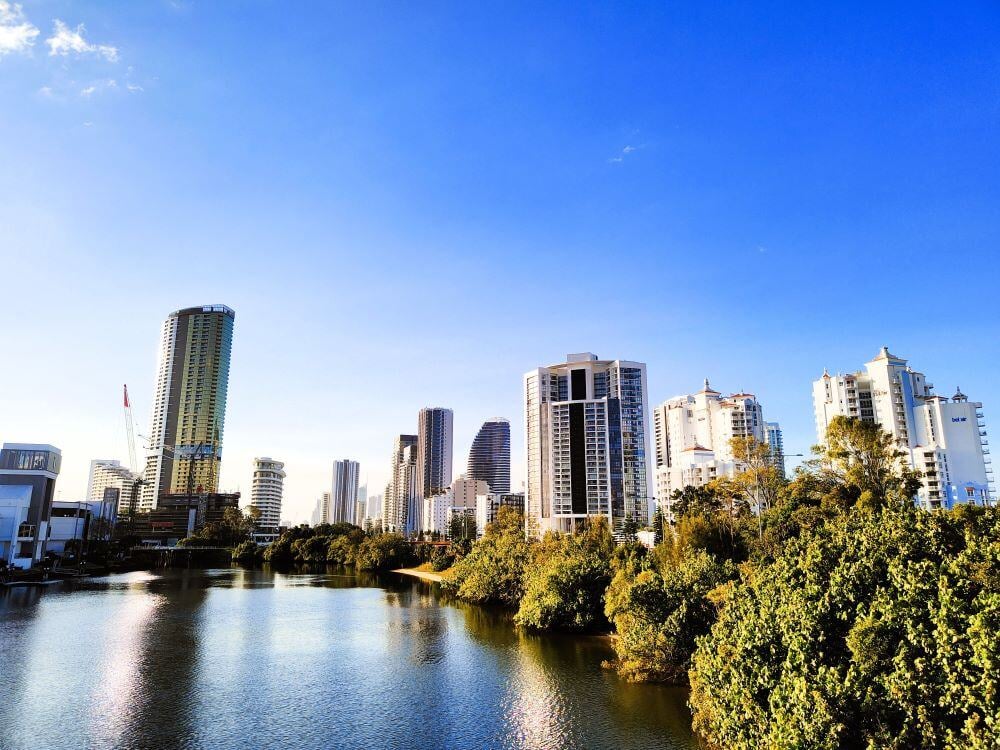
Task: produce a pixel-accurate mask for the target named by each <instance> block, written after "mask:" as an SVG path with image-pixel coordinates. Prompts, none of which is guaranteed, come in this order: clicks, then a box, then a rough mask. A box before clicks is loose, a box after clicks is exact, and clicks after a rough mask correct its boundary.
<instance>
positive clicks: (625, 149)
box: [622, 146, 636, 154]
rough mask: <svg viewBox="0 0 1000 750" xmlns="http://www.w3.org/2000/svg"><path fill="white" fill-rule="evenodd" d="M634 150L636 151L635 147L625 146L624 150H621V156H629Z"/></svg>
mask: <svg viewBox="0 0 1000 750" xmlns="http://www.w3.org/2000/svg"><path fill="white" fill-rule="evenodd" d="M635 150H636V146H626V147H625V148H623V149H622V153H623V154H631V153H632V152H633V151H635Z"/></svg>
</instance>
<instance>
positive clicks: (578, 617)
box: [515, 518, 614, 631]
mask: <svg viewBox="0 0 1000 750" xmlns="http://www.w3.org/2000/svg"><path fill="white" fill-rule="evenodd" d="M613 550H614V541H613V540H612V538H611V532H610V530H609V528H608V524H607V521H606V520H605V519H604V518H600V519H596V520H595V521H594V522H593V523H592V524H591V526H590V528H589V529H588V530H587V532H586V533H584V534H580V535H578V536H563V537H550V538H548V539H546V540H544V541H543V542H542V543H541V544H539V545H536V546H535V549H534V554H533V556H532V564H531V565H530V567H529V568H528V573H527V575H526V576H525V586H524V595H523V597H522V598H521V602H520V606H519V608H518V611H517V615H516V616H515V622H517V624H519V625H523V626H525V627H528V628H533V629H537V630H575V631H585V630H594V629H596V628H600V627H606V626H607V620H606V619H605V617H604V592H605V590H606V589H607V588H608V583H609V582H610V580H611V567H610V561H611V555H612V552H613Z"/></svg>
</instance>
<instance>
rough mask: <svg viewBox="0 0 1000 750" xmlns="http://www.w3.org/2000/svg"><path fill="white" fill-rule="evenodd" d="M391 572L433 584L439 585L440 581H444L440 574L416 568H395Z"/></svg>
mask: <svg viewBox="0 0 1000 750" xmlns="http://www.w3.org/2000/svg"><path fill="white" fill-rule="evenodd" d="M392 572H393V573H400V574H402V575H404V576H413V577H414V578H419V579H420V580H422V581H431V582H433V583H441V581H443V580H444V576H442V575H441V574H440V573H433V572H431V571H429V570H420V569H418V568H397V569H396V570H394V571H392Z"/></svg>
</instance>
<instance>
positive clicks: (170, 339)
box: [139, 305, 236, 511]
mask: <svg viewBox="0 0 1000 750" xmlns="http://www.w3.org/2000/svg"><path fill="white" fill-rule="evenodd" d="M235 319H236V313H235V312H233V311H232V310H231V309H230V308H228V307H226V306H225V305H205V306H203V307H188V308H185V309H183V310H177V311H176V312H172V313H171V314H170V316H169V317H168V318H167V319H166V321H164V323H163V332H162V338H161V344H160V365H159V373H158V375H157V379H156V395H155V396H154V400H153V419H152V425H151V427H150V432H149V435H150V446H149V450H150V452H149V455H148V456H147V458H146V470H145V475H144V479H145V484H144V485H143V491H142V497H141V501H140V505H139V510H142V511H146V510H151V509H153V508H155V507H156V503H157V500H158V499H159V497H160V496H161V495H165V494H168V493H182V494H183V493H188V494H191V493H198V494H209V493H214V492H217V491H218V486H219V468H220V463H221V461H222V432H223V426H224V422H225V417H226V391H227V388H228V385H229V357H230V353H231V350H232V344H233V322H234V320H235Z"/></svg>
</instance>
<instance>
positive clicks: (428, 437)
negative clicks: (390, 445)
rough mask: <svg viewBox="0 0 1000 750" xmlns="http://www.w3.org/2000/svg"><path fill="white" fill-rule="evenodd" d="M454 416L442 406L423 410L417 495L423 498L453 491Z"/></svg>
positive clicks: (419, 428)
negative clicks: (451, 488) (448, 490)
mask: <svg viewBox="0 0 1000 750" xmlns="http://www.w3.org/2000/svg"><path fill="white" fill-rule="evenodd" d="M454 419H455V417H454V414H453V413H452V411H451V409H443V408H441V407H439V406H434V407H427V408H424V409H421V410H420V414H419V415H418V417H417V491H418V493H419V497H420V498H425V497H433V496H434V495H439V494H441V493H442V492H444V491H445V490H447V489H448V488H449V487H451V479H452V476H451V460H452V433H453V426H454Z"/></svg>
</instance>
